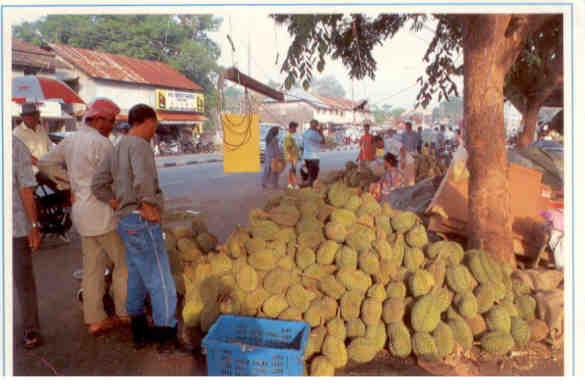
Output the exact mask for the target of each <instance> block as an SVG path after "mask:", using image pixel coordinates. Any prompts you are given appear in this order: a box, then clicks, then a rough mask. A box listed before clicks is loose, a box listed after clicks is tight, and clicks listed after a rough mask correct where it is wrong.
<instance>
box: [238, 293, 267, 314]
mask: <svg viewBox="0 0 585 391" xmlns="http://www.w3.org/2000/svg"><path fill="white" fill-rule="evenodd" d="M269 297H270V294H269V293H268V292H266V291H265V290H264V288H258V289H256V290H254V291H253V292H251V293H249V294H247V295H246V298H245V300H244V308H245V311H246V315H250V316H253V315H255V314H256V313H257V312H258V310H259V309H260V308H261V307H262V305H263V304H264V302H265V301H266V300H267V299H268V298H269Z"/></svg>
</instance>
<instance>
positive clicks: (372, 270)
mask: <svg viewBox="0 0 585 391" xmlns="http://www.w3.org/2000/svg"><path fill="white" fill-rule="evenodd" d="M358 265H359V268H360V270H362V271H364V272H366V273H367V274H369V275H371V276H376V275H379V274H380V260H379V259H378V255H377V254H376V253H375V252H374V251H372V250H366V251H363V252H362V253H360V255H359V259H358Z"/></svg>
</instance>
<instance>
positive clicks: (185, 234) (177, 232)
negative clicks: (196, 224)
mask: <svg viewBox="0 0 585 391" xmlns="http://www.w3.org/2000/svg"><path fill="white" fill-rule="evenodd" d="M171 233H172V234H173V236H174V237H175V238H176V239H177V240H179V239H182V238H190V237H191V236H192V235H193V231H192V230H191V228H189V227H185V226H181V227H175V228H173V229H172V230H171Z"/></svg>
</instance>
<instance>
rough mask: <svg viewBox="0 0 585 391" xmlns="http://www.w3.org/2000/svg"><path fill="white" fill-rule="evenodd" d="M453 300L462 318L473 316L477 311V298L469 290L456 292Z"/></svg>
mask: <svg viewBox="0 0 585 391" xmlns="http://www.w3.org/2000/svg"><path fill="white" fill-rule="evenodd" d="M453 302H454V304H455V306H456V307H457V311H458V312H459V314H460V315H461V316H463V317H464V318H473V317H474V316H475V315H476V314H477V313H478V303H477V299H476V298H475V296H474V295H473V293H471V292H466V293H459V294H457V295H456V296H455V298H454V299H453Z"/></svg>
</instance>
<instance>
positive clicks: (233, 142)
mask: <svg viewBox="0 0 585 391" xmlns="http://www.w3.org/2000/svg"><path fill="white" fill-rule="evenodd" d="M221 123H222V125H223V171H224V172H228V173H237V172H260V117H259V116H258V114H222V115H221Z"/></svg>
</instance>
